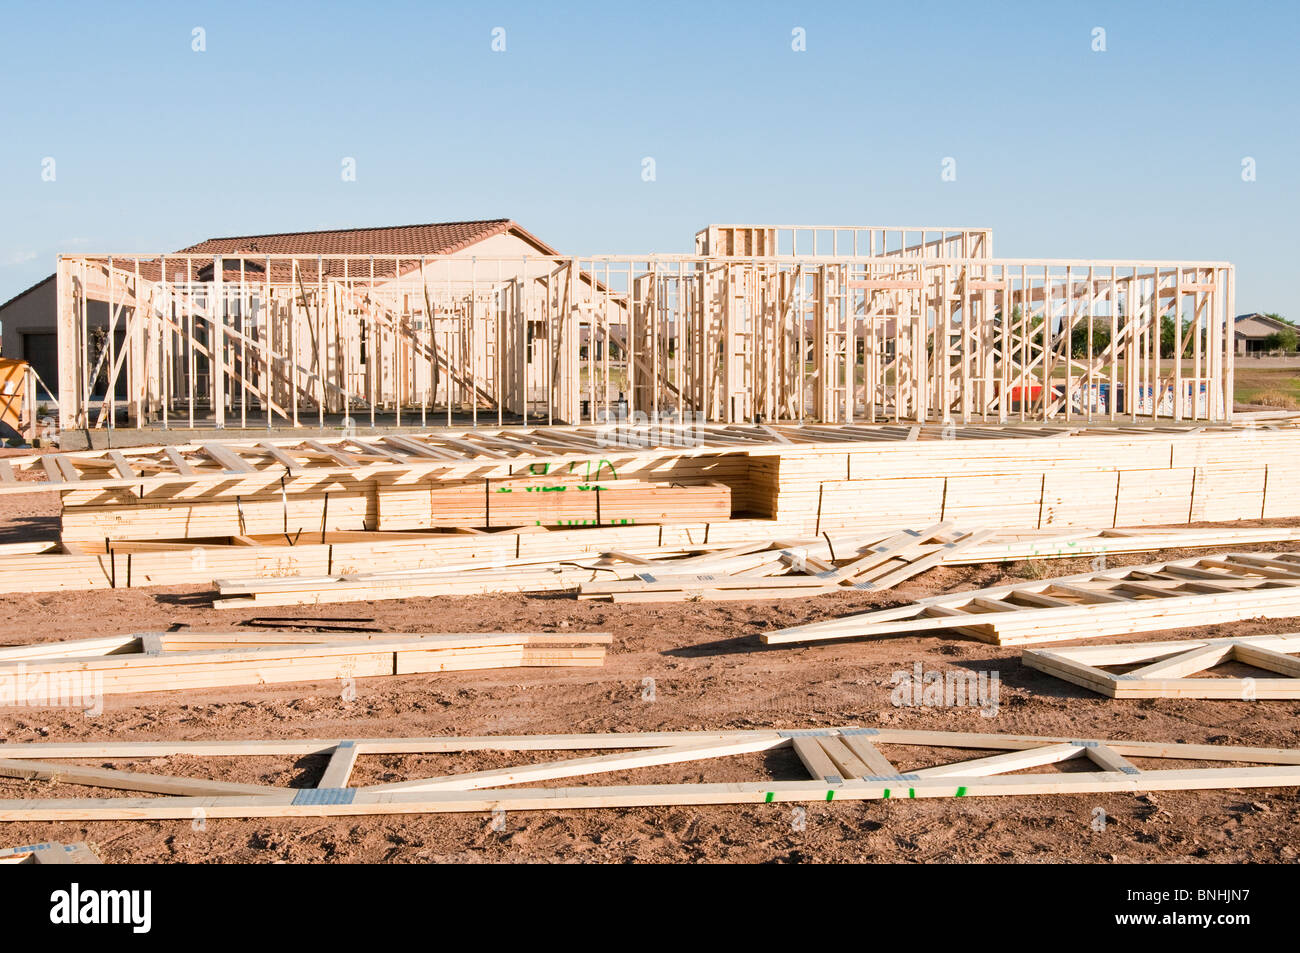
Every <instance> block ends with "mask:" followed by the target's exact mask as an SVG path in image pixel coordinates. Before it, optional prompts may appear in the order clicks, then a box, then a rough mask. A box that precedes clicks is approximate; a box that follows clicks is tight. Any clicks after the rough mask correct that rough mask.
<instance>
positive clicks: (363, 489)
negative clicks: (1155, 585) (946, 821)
mask: <svg viewBox="0 0 1300 953" xmlns="http://www.w3.org/2000/svg"><path fill="white" fill-rule="evenodd" d="M915 431H916V428H901V429H900V428H892V429H891V428H889V427H870V426H863V425H843V426H807V427H787V426H782V427H745V426H741V425H736V426H728V427H718V428H712V429H707V428H706V430H705V431H703V432H702V433H701V435H700V436H699V444H700V445H699V446H690V447H682V446H674V447H657V448H656V447H654V446H652V445H647V446H630V447H629V446H618V447H612V446H602V444H601V443H600V441H599V440H597V439H595V435H593V434H589V433H586V432H585V431H584V432H582V433H578V432H577V431H575V430H573V429H571V428H554V429H553V430H547V429H546V428H532V429H528V430H521V431H519V432H518V435H514V434H508V433H507V432H506V431H504V430H503V431H500V432H498V431H491V432H477V431H449V432H447V433H446V434H431V435H428V436H420V437H418V438H417V437H406V436H399V435H394V436H391V437H385V438H382V439H375V440H372V441H371V442H369V443H367V442H366V441H359V440H355V439H352V440H344V441H329V442H322V441H313V440H306V441H298V442H297V444H296V445H295V444H293V443H292V442H289V441H285V442H277V443H272V442H265V441H264V442H262V443H255V444H252V445H248V444H240V443H237V442H231V443H229V444H224V443H212V444H204V445H200V446H196V447H181V448H172V447H166V448H141V449H139V450H124V451H116V450H114V451H106V452H99V451H95V452H90V453H87V454H66V455H57V456H46V457H42V458H39V461H40V462H39V463H37V462H36V460H37V459H38V458H33V460H32V462H31V463H30V464H29V465H27V466H28V469H39V468H41V467H43V468H44V469H45V471H46V472H47V474H48V476H49V477H50V480H48V481H47V484H49V485H54V486H57V487H58V489H59V491H60V493H61V495H62V499H63V505H64V515H63V533H62V545H63V551H62V552H25V553H16V552H15V553H8V554H6V553H3V552H0V592H5V591H23V590H24V589H26V588H28V587H30V586H31V585H33V584H35V585H37V586H40V587H42V588H51V589H56V588H73V589H81V588H95V587H101V586H103V587H108V586H111V587H120V586H142V585H175V584H185V583H194V582H198V583H204V584H210V583H211V582H212V581H213V580H214V579H217V578H230V579H241V578H245V577H252V576H267V577H287V576H294V575H299V576H303V577H311V578H316V579H319V578H323V577H331V576H339V575H369V574H380V573H387V572H393V571H406V570H423V569H435V568H438V567H439V566H446V565H454V564H458V563H461V562H466V561H470V560H473V559H477V558H483V559H486V560H500V559H506V558H521V557H523V556H524V555H525V551H526V550H527V547H523V548H522V549H521V550H519V551H516V552H513V553H511V552H508V549H509V547H508V546H505V545H503V544H502V543H501V542H500V541H499V540H496V539H489V538H488V537H476V538H481V539H482V540H483V542H482V544H481V546H480V545H479V544H475V543H467V542H466V541H465V539H464V538H458V537H457V536H456V535H455V534H439V535H438V536H437V537H433V538H428V537H426V541H424V542H421V541H420V540H408V539H406V538H405V537H403V536H402V534H409V533H413V532H421V531H427V530H430V529H434V528H439V527H440V528H455V529H459V530H462V531H476V530H480V529H483V528H489V529H499V528H504V527H506V526H507V525H511V524H513V525H514V526H516V527H518V526H523V525H531V526H534V527H536V526H537V525H538V524H539V523H545V524H546V525H547V528H549V529H551V530H563V531H565V532H567V531H568V530H570V529H578V528H581V529H585V530H586V531H588V532H591V533H592V534H593V535H591V536H588V537H586V538H585V539H584V540H582V541H577V540H574V541H571V542H567V543H565V544H563V545H560V544H559V543H558V541H557V542H556V545H555V550H556V551H557V552H572V551H575V550H582V551H585V552H587V553H599V552H603V551H608V550H612V549H628V548H629V546H630V544H631V541H635V542H636V543H638V544H642V545H646V544H647V540H648V539H649V537H647V536H646V535H637V534H635V533H634V534H632V535H627V536H618V535H614V534H616V533H617V532H619V531H639V530H643V529H653V528H654V527H656V526H658V527H663V528H665V530H668V529H671V530H672V532H667V531H665V533H664V534H663V538H661V539H658V540H656V541H655V542H654V543H652V544H650V545H665V546H666V545H671V544H673V543H675V542H676V541H677V539H678V538H679V537H680V536H681V535H682V534H681V533H678V532H677V530H679V529H680V530H682V531H683V532H684V533H685V534H687V535H688V536H689V541H690V542H692V543H698V542H699V541H700V540H701V538H703V539H706V540H708V541H715V540H716V541H722V540H724V539H725V540H726V541H729V542H731V543H733V544H734V545H740V544H743V543H750V542H761V541H763V540H789V539H802V538H809V537H815V536H820V535H824V534H829V535H831V536H836V535H852V536H863V535H866V534H869V533H877V534H878V535H879V537H880V538H884V537H885V536H887V535H889V534H891V533H896V532H899V531H900V530H902V529H904V528H906V527H917V526H927V525H933V524H936V523H941V522H952V523H955V524H956V525H960V526H989V527H998V528H999V535H1000V536H1001V537H1003V538H1012V537H1015V536H1016V535H1017V534H1033V533H1037V532H1040V531H1051V532H1056V533H1063V534H1067V535H1068V534H1070V533H1072V532H1073V533H1081V532H1085V531H1087V532H1096V531H1099V530H1104V529H1109V528H1116V527H1124V526H1128V527H1133V528H1137V527H1142V526H1154V525H1157V524H1163V525H1171V526H1178V525H1180V524H1183V525H1185V524H1187V523H1189V522H1205V521H1214V520H1219V521H1224V520H1239V519H1259V518H1261V517H1263V518H1275V517H1278V518H1280V517H1287V516H1300V431H1297V430H1296V429H1294V428H1291V427H1287V428H1285V429H1265V428H1257V429H1253V430H1252V429H1246V428H1236V429H1234V428H1203V429H1199V430H1194V429H1187V428H1181V429H1180V428H1177V427H1173V426H1169V427H1156V428H1146V429H1138V428H1119V427H1112V428H1104V427H1093V428H1083V429H1079V431H1078V432H1077V433H1076V432H1074V430H1071V429H1067V428H1063V427H1043V426H1040V427H1021V428H1010V427H1004V428H998V427H992V426H967V427H957V428H952V429H951V430H945V431H944V436H949V435H951V436H953V437H954V438H953V439H942V438H940V439H930V438H927V436H926V434H927V433H928V430H927V428H921V431H922V434H921V437H920V438H917V439H908V436H907V435H908V434H911V435H915ZM524 447H535V448H536V449H534V450H532V451H528V450H525V449H523V448H524ZM563 447H568V448H569V450H568V451H567V452H561V450H560V448H563ZM584 447H585V448H587V450H586V452H585V453H584V451H583V450H582V449H581V448H584ZM544 448H549V450H545V449H544ZM548 454H549V455H548ZM0 476H3V473H0ZM25 476H26V473H24V477H25ZM55 477H57V478H58V481H59V482H57V483H56V482H54V479H55ZM128 477H130V478H128ZM20 485H22V484H21V483H20V482H19V481H17V480H13V481H9V482H3V481H0V491H5V492H8V491H10V490H13V489H14V488H15V487H17V486H20ZM27 485H32V484H27ZM40 485H46V484H40ZM547 487H550V489H547ZM582 487H586V488H587V489H582ZM6 488H7V489H6ZM733 514H735V515H733ZM362 533H371V534H377V535H375V536H374V537H373V538H372V539H368V540H361V539H358V538H357V534H362ZM602 533H607V534H610V535H608V536H606V537H603V538H602V537H601V536H599V535H596V534H602ZM652 535H653V534H652ZM345 537H351V538H348V539H346V541H344V538H345ZM130 542H139V543H153V544H158V545H166V544H171V543H176V544H180V545H185V544H188V545H189V546H190V547H198V548H200V549H202V550H203V553H204V555H203V557H202V558H201V559H195V560H188V559H177V558H173V556H172V555H170V554H169V552H170V551H169V550H159V551H156V552H154V551H150V550H148V549H147V548H143V547H136V548H132V547H130V546H127V545H126V544H127V543H130ZM987 542H988V544H992V542H993V541H992V540H989V541H987ZM354 543H355V544H356V545H354ZM1117 545H1118V544H1115V543H1111V542H1108V543H1106V549H1105V550H1104V551H1105V552H1118V551H1120V550H1118V549H1116V548H1115V547H1116V546H1117ZM479 549H481V550H482V553H483V555H482V556H481V557H480V556H478V555H476V553H477V552H478V550H479ZM1040 551H1041V547H1040ZM1133 551H1136V550H1133ZM987 552H990V550H989V549H988V548H987V546H983V545H982V548H979V549H977V548H972V549H971V550H970V551H968V555H970V556H971V557H972V558H973V556H974V554H976V553H980V554H981V555H982V554H983V553H987ZM999 558H1012V557H1011V556H1010V555H1008V554H1007V553H1004V554H1002V556H1000V557H999ZM1044 558H1046V557H1044ZM787 575H788V574H787ZM765 585H766V584H765ZM15 587H17V588H15Z"/></svg>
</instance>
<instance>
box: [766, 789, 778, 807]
mask: <svg viewBox="0 0 1300 953" xmlns="http://www.w3.org/2000/svg"><path fill="white" fill-rule="evenodd" d="M775 800H776V792H775V791H768V792H767V797H765V798H763V803H764V804H771V803H772V802H773V801H775Z"/></svg>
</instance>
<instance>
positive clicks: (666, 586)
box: [213, 523, 992, 609]
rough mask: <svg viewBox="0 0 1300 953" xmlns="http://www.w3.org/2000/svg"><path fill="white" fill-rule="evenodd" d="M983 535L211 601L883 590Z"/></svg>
mask: <svg viewBox="0 0 1300 953" xmlns="http://www.w3.org/2000/svg"><path fill="white" fill-rule="evenodd" d="M991 535H992V533H991V531H989V530H977V531H973V532H959V531H956V530H955V529H954V528H953V527H952V525H951V524H949V523H937V524H935V525H934V526H930V527H927V528H926V529H923V530H910V529H909V530H903V531H901V532H898V533H892V534H889V535H886V536H884V537H881V535H880V534H870V535H868V536H866V537H861V538H856V539H847V538H845V539H839V540H831V539H829V538H814V539H802V540H801V539H790V540H772V539H763V540H760V541H758V542H756V543H742V544H740V545H738V546H728V545H725V544H719V543H714V544H704V545H700V546H680V545H679V546H672V547H655V548H651V549H638V548H633V549H631V550H608V551H606V552H604V553H601V554H599V556H598V557H597V558H595V559H591V558H585V559H584V558H583V554H582V553H578V552H575V553H570V554H563V555H562V554H555V553H552V554H549V555H548V556H547V557H545V558H544V559H540V560H539V559H537V558H524V559H512V560H499V561H482V562H479V563H466V564H461V565H452V566H446V567H442V568H439V569H426V570H418V571H411V572H389V573H370V574H356V575H343V576H330V577H305V576H298V577H294V578H291V579H218V580H217V582H216V586H217V591H218V594H219V598H218V599H216V600H215V601H214V602H213V605H214V606H215V607H216V608H219V609H237V608H247V607H250V606H286V605H316V604H319V603H332V602H357V601H370V600H374V599H401V598H410V597H414V596H449V595H484V594H487V593H493V592H573V593H575V594H576V595H577V596H578V598H581V599H598V600H603V601H608V602H663V601H681V600H685V599H693V600H746V599H783V598H795V597H802V596H815V595H821V594H824V593H827V592H832V591H834V590H836V589H844V588H850V589H857V590H883V589H888V588H890V587H892V586H895V585H897V584H898V583H900V582H903V581H904V580H906V579H910V578H912V577H913V576H915V575H917V574H919V573H921V572H924V571H925V570H927V569H930V568H932V567H934V566H937V565H939V564H940V563H941V562H943V560H944V559H945V558H946V557H948V556H955V555H957V554H960V553H962V552H964V551H965V550H966V549H968V548H970V547H973V546H976V545H978V544H979V543H981V542H983V541H984V540H987V539H988V538H989V537H990V536H991Z"/></svg>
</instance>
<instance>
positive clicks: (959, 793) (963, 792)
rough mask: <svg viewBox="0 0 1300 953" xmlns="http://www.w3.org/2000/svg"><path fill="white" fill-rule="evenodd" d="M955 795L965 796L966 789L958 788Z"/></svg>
mask: <svg viewBox="0 0 1300 953" xmlns="http://www.w3.org/2000/svg"><path fill="white" fill-rule="evenodd" d="M957 796H958V797H965V796H966V789H965V788H958V789H957Z"/></svg>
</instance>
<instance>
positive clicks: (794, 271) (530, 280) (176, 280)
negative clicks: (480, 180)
mask: <svg viewBox="0 0 1300 953" xmlns="http://www.w3.org/2000/svg"><path fill="white" fill-rule="evenodd" d="M711 228H714V229H718V228H722V227H721V226H711ZM758 228H759V229H760V231H759V232H756V233H749V234H748V237H747V238H746V241H747V242H749V244H750V245H751V247H752V246H753V244H754V241H753V240H756V237H758V238H761V237H762V235H765V234H766V233H767V231H771V232H773V233H777V228H778V227H766V226H762V227H758ZM734 237H735V236H734V235H733V236H732V238H734ZM937 240H938V241H939V242H940V245H941V246H942V248H943V249H947V250H951V249H952V248H955V247H962V245H963V244H964V245H966V246H969V245H970V244H971V243H972V242H977V241H978V242H984V241H986V240H987V236H983V237H979V236H975V237H972V233H967V234H959V235H957V236H956V237H955V238H954V237H949V238H943V237H941V238H940V239H937ZM775 241H776V242H777V243H778V244H779V234H778V235H777V238H776V239H775ZM765 242H766V239H765V238H763V239H762V240H761V241H759V242H758V244H759V245H760V246H761V245H763V244H764V243H765ZM954 242H956V243H957V244H953V243H954ZM710 247H711V246H710ZM840 247H843V246H842V245H841V246H840ZM981 247H987V246H981ZM869 250H872V251H877V250H878V249H876V248H874V247H873V248H869ZM934 250H935V249H934V248H930V247H928V246H927V247H922V248H920V253H917V254H905V253H904V252H905V251H906V249H905V248H903V247H900V248H899V249H897V253H887V254H884V255H882V254H877V255H875V256H866V257H857V256H844V255H841V256H839V257H811V256H802V255H800V256H785V257H771V256H767V257H736V256H728V257H722V256H710V255H676V256H671V255H670V256H645V257H632V256H601V257H592V258H567V257H543V256H529V257H520V258H511V259H503V258H448V257H427V258H401V257H386V258H379V257H377V256H287V255H265V256H256V257H251V256H246V257H239V258H231V257H226V258H222V257H220V256H218V257H216V258H213V257H211V256H208V257H199V256H192V255H169V256H151V257H147V256H76V257H71V256H65V257H62V258H60V261H59V274H58V291H59V334H60V355H61V360H60V382H59V384H60V387H59V389H60V396H59V406H60V415H61V425H62V426H63V427H65V428H72V427H75V428H96V427H106V426H109V427H111V426H115V425H117V424H118V423H119V422H120V420H122V419H125V420H126V421H127V422H128V423H129V424H130V425H133V426H138V427H143V426H159V427H162V428H176V427H185V428H190V429H193V428H196V427H213V428H217V429H221V428H227V427H229V428H241V429H243V428H249V427H260V426H265V427H273V426H277V427H278V426H288V427H294V426H302V425H313V426H318V427H324V426H326V421H327V418H328V419H329V420H330V423H331V425H332V426H337V425H338V424H339V423H340V421H342V422H343V423H344V426H345V427H346V421H347V420H352V421H353V422H354V423H355V425H356V426H358V427H360V426H368V427H374V426H381V427H382V426H415V425H418V426H428V425H437V424H452V423H456V424H460V425H464V424H469V425H470V426H478V425H480V424H490V425H493V426H501V425H502V424H505V423H508V422H512V421H518V420H521V419H526V420H527V421H528V422H530V423H547V424H554V423H567V424H581V423H589V422H597V421H603V420H609V419H620V418H623V417H634V418H636V417H639V416H644V417H645V418H649V419H678V420H680V419H686V420H693V421H695V420H703V421H709V422H719V423H741V422H747V423H753V422H760V423H761V422H771V421H813V422H819V423H858V422H861V423H885V422H893V423H904V422H911V423H923V422H926V421H936V420H937V421H953V422H961V423H970V422H1008V421H1047V420H1062V421H1065V422H1072V421H1076V420H1078V421H1087V422H1092V421H1097V420H1107V421H1116V420H1130V421H1137V420H1161V419H1165V420H1173V421H1221V420H1228V419H1230V418H1231V385H1232V369H1233V348H1232V335H1231V333H1230V326H1231V315H1232V295H1233V269H1232V266H1231V265H1229V264H1226V263H1221V262H1132V261H1065V260H1051V259H1032V260H1031V259H994V258H988V257H936V256H931V254H930V252H931V251H934ZM91 300H97V301H104V302H107V303H108V306H109V314H110V323H109V329H108V333H107V335H106V336H104V335H101V336H100V339H101V340H102V342H103V343H102V344H99V343H97V342H96V340H94V335H93V334H92V332H91V330H90V329H89V327H88V324H87V321H86V306H87V302H88V301H91ZM119 329H121V330H122V331H124V334H125V338H124V341H125V343H124V344H123V345H122V346H121V347H118V346H117V344H116V332H117V331H118V330H119ZM105 378H106V379H107V381H108V382H110V383H112V384H114V385H116V384H117V382H119V381H122V380H124V381H125V382H126V394H127V397H126V398H125V400H124V401H123V399H121V398H119V397H118V396H117V387H116V386H108V387H107V388H104V387H102V386H101V387H100V388H99V390H101V391H102V392H104V393H105V395H106V396H105V397H104V398H103V400H102V401H92V399H91V393H92V390H94V388H92V386H91V385H92V382H94V381H96V380H99V381H101V382H102V381H104V379H105ZM123 404H125V406H123Z"/></svg>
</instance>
